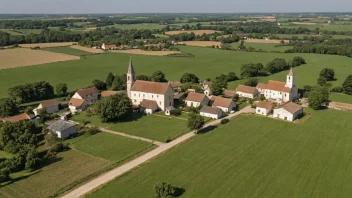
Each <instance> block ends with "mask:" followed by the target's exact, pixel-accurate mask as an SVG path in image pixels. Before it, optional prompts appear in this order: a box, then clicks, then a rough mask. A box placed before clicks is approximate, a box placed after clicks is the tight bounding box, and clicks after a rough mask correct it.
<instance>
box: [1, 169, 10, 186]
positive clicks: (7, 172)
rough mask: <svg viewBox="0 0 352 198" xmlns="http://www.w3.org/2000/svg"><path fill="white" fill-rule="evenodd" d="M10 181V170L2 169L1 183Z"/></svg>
mask: <svg viewBox="0 0 352 198" xmlns="http://www.w3.org/2000/svg"><path fill="white" fill-rule="evenodd" d="M8 180H10V169H8V168H2V169H0V183H2V182H6V181H8Z"/></svg>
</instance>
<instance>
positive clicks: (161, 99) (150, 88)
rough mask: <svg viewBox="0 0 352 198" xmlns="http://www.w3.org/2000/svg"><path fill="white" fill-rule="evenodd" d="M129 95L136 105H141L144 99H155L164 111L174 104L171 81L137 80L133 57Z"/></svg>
mask: <svg viewBox="0 0 352 198" xmlns="http://www.w3.org/2000/svg"><path fill="white" fill-rule="evenodd" d="M127 95H128V97H129V98H130V99H131V101H132V104H133V105H134V106H139V105H140V104H141V102H142V101H143V100H152V101H155V103H156V104H157V106H158V109H161V110H163V111H164V110H165V108H166V107H169V106H173V105H174V90H173V89H172V88H171V86H170V84H169V83H160V82H150V81H143V80H135V73H134V69H133V65H132V59H131V60H130V63H129V67H128V72H127Z"/></svg>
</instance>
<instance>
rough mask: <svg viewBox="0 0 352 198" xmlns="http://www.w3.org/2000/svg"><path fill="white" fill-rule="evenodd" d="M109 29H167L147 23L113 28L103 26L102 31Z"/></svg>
mask: <svg viewBox="0 0 352 198" xmlns="http://www.w3.org/2000/svg"><path fill="white" fill-rule="evenodd" d="M107 27H115V28H119V29H123V30H127V29H151V30H152V29H162V28H164V27H166V26H165V25H159V24H152V23H145V24H131V25H128V24H115V25H111V26H103V27H101V28H102V29H104V28H107Z"/></svg>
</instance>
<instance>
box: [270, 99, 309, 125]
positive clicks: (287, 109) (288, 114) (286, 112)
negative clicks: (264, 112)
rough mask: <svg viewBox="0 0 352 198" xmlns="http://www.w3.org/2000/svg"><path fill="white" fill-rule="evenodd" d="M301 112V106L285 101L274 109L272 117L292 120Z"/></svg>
mask: <svg viewBox="0 0 352 198" xmlns="http://www.w3.org/2000/svg"><path fill="white" fill-rule="evenodd" d="M302 114H303V108H302V107H301V106H300V105H298V104H296V103H293V102H287V103H285V104H283V105H281V106H279V107H278V108H276V109H274V116H273V117H274V118H279V119H282V120H288V121H294V120H295V119H297V118H298V117H299V116H300V115H302Z"/></svg>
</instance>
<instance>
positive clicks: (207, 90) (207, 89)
mask: <svg viewBox="0 0 352 198" xmlns="http://www.w3.org/2000/svg"><path fill="white" fill-rule="evenodd" d="M212 84H213V83H212V82H211V81H204V82H203V84H202V89H203V91H204V94H205V95H207V96H211V95H213V92H212V91H211V86H212Z"/></svg>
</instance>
